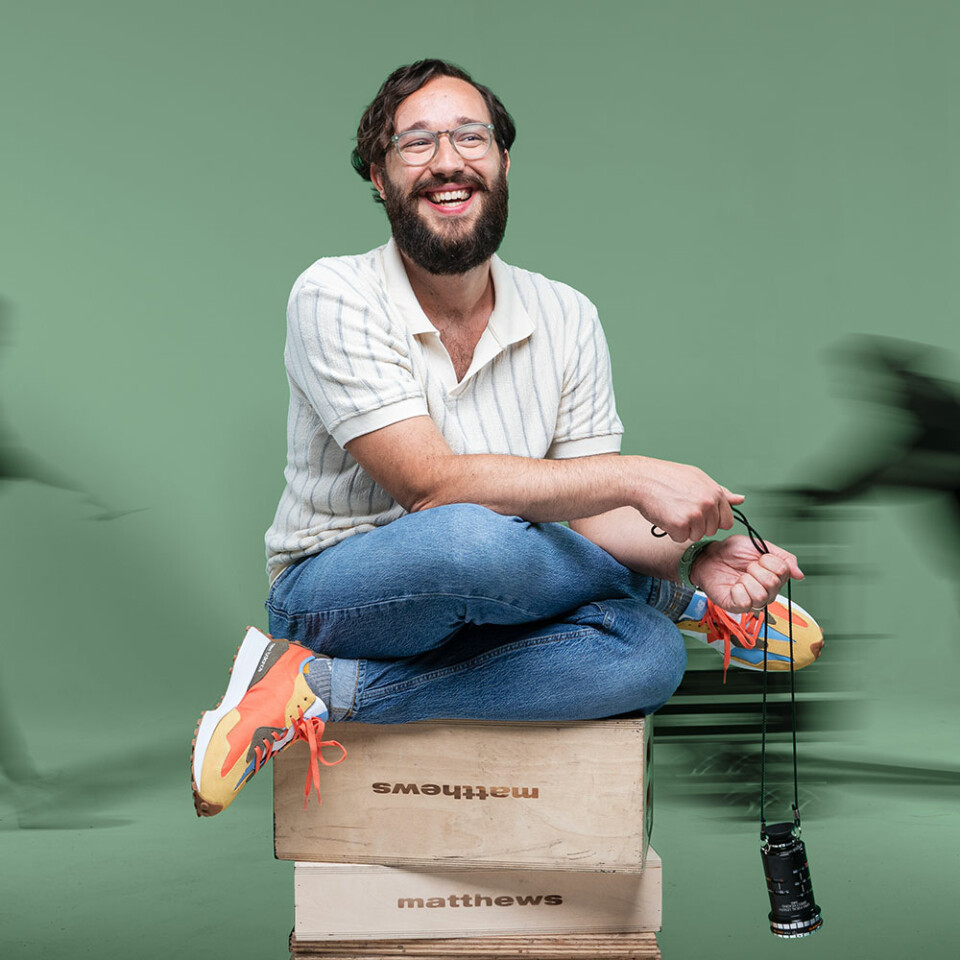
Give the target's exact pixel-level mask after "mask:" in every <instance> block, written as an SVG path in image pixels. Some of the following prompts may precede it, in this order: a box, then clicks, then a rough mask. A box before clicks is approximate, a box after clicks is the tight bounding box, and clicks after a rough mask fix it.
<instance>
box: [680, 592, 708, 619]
mask: <svg viewBox="0 0 960 960" xmlns="http://www.w3.org/2000/svg"><path fill="white" fill-rule="evenodd" d="M706 613H707V598H706V597H705V596H704V595H703V594H702V593H699V592H697V593H695V594H694V595H693V596H692V597H691V598H690V602H689V603H688V604H687V609H686V610H684V611H683V613H682V614H681V616H680V619H681V620H702V619H703V618H704V617H705V616H706Z"/></svg>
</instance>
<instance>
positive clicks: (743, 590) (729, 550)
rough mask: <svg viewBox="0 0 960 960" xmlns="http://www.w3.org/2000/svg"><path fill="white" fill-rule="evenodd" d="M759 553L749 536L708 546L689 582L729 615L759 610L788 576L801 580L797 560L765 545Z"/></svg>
mask: <svg viewBox="0 0 960 960" xmlns="http://www.w3.org/2000/svg"><path fill="white" fill-rule="evenodd" d="M767 546H768V547H769V548H770V552H769V553H760V551H759V550H757V548H756V547H755V546H754V545H753V544H752V543H751V542H750V538H749V537H743V536H734V537H727V539H726V540H718V541H717V542H715V543H711V544H710V545H709V546H708V547H707V548H706V549H705V550H704V551H703V552H702V553H701V554H700V555H699V556H698V557H697V559H696V561H695V562H694V564H693V569H692V570H691V571H690V579H691V581H692V582H693V583H695V584H696V585H697V586H698V587H700V589H701V590H703V591H704V593H706V595H707V596H708V597H709V598H710V599H711V600H712V601H713V602H714V603H715V604H716V605H717V606H718V607H720V608H721V609H723V610H728V611H729V612H730V613H745V612H746V611H747V610H759V609H762V608H763V606H764V605H765V604H767V603H771V602H772V601H773V600H774V599H775V598H776V596H777V594H778V593H779V592H780V588H781V587H782V586H783V585H784V584H785V583H786V582H787V580H789V579H790V578H791V577H792V578H793V579H794V580H802V579H803V573H802V572H801V570H800V567H799V566H797V558H796V557H795V556H794V555H793V554H792V553H787V551H786V550H781V549H780V547H778V546H776V545H774V544H772V543H768V544H767Z"/></svg>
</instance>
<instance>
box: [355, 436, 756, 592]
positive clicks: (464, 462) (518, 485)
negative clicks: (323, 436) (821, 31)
mask: <svg viewBox="0 0 960 960" xmlns="http://www.w3.org/2000/svg"><path fill="white" fill-rule="evenodd" d="M346 447H347V451H348V452H349V453H350V455H351V456H353V457H354V459H355V460H356V461H357V462H358V463H359V464H360V466H361V467H362V468H363V469H364V470H365V471H366V472H367V473H368V474H369V475H370V476H371V477H373V479H374V480H375V481H376V482H377V483H378V484H379V485H380V486H381V487H383V488H384V489H385V490H386V491H387V492H388V493H389V494H390V495H391V496H392V497H393V498H394V499H395V500H397V501H398V502H399V503H400V504H402V506H403V507H404V508H405V509H406V510H409V511H410V512H414V511H417V510H426V509H428V508H430V507H436V506H440V505H441V504H446V503H478V504H481V505H483V506H485V507H488V508H489V509H491V510H494V511H496V512H497V513H503V514H507V515H511V516H520V517H523V518H524V519H526V520H531V521H534V522H546V521H557V520H572V519H578V518H583V517H595V516H596V515H597V514H602V513H605V512H607V511H609V510H613V509H616V508H618V507H630V508H633V509H634V510H635V511H636V510H639V511H640V513H641V514H643V517H645V518H648V520H645V521H644V522H645V523H646V525H647V534H648V538H649V539H655V538H652V537H649V528H650V525H651V524H656V525H657V526H659V527H660V528H661V529H663V530H665V531H666V532H667V533H668V534H669V536H670V537H671V538H672V539H673V540H674V541H676V542H678V543H685V542H688V541H691V540H699V539H701V538H702V537H709V536H712V535H713V534H714V533H716V532H717V530H718V529H720V528H723V529H729V528H730V527H731V526H732V525H733V514H732V513H731V509H730V508H731V506H732V505H736V504H738V503H742V502H743V497H741V496H739V495H738V494H734V493H731V492H730V491H729V490H727V488H726V487H723V486H721V485H720V484H718V483H717V482H716V481H714V480H712V479H711V478H710V477H708V476H707V475H706V474H705V473H704V472H703V471H702V470H699V469H698V468H697V467H692V466H688V465H686V464H679V463H671V462H669V461H666V460H654V459H652V458H649V457H634V456H625V457H621V456H618V455H615V454H610V455H602V456H594V457H580V458H574V459H571V460H536V459H532V458H528V457H515V456H506V455H497V454H462V455H461V454H456V453H454V452H453V451H452V450H451V449H450V447H449V445H448V444H447V442H446V440H445V439H444V437H443V435H442V434H441V433H440V431H439V429H438V428H437V426H436V424H434V422H433V421H432V420H431V419H430V418H429V417H412V418H410V419H407V420H402V421H400V422H398V423H394V424H391V425H390V426H387V427H383V428H382V429H380V430H374V431H372V432H371V433H367V434H364V435H363V436H360V437H356V438H355V439H353V440H351V441H350V442H349V443H347V445H346ZM677 556H679V554H677ZM673 575H674V576H675V575H676V562H675V561H674V563H673Z"/></svg>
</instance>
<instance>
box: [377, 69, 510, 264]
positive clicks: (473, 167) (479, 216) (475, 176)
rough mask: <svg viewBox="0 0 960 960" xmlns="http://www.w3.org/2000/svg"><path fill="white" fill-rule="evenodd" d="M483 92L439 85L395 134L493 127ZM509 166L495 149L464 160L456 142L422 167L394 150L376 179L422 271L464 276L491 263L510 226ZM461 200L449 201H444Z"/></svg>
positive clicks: (416, 100) (407, 109)
mask: <svg viewBox="0 0 960 960" xmlns="http://www.w3.org/2000/svg"><path fill="white" fill-rule="evenodd" d="M489 122H490V114H489V112H488V111H487V105H486V103H485V102H484V100H483V97H481V96H480V94H479V92H478V91H477V90H476V89H475V88H474V87H473V86H472V85H471V84H469V83H467V82H466V81H464V80H458V79H456V78H455V77H437V78H435V79H433V80H431V81H430V82H429V83H427V84H425V85H424V86H422V87H421V88H420V89H419V90H417V91H416V93H412V94H411V95H410V96H409V97H407V99H406V100H404V101H403V103H401V104H400V106H399V107H398V108H397V113H396V116H395V118H394V129H395V131H396V132H397V133H402V132H403V131H405V130H414V129H415V130H454V129H456V128H457V127H459V126H462V125H463V124H465V123H489ZM509 166H510V159H509V157H508V156H507V155H506V154H503V155H502V156H501V153H500V150H499V147H498V146H497V145H496V144H495V143H494V144H493V145H491V147H490V149H489V150H488V151H487V153H486V154H485V155H484V156H483V157H480V158H479V159H476V160H465V159H464V158H463V157H461V156H460V154H458V153H457V152H456V150H454V148H453V145H452V144H451V143H450V139H449V137H446V136H443V137H441V138H440V149H439V150H438V151H437V154H436V156H435V157H434V158H433V159H432V160H431V161H430V162H429V163H427V164H426V165H424V166H422V167H413V166H410V165H408V164H406V163H404V162H403V161H402V160H401V159H400V157H399V155H398V154H397V151H396V149H395V148H393V147H392V146H391V148H390V149H389V150H388V151H387V156H386V160H385V162H384V166H383V167H382V168H380V167H376V166H374V167H373V168H372V169H371V175H372V178H373V182H374V185H375V186H376V187H377V189H378V190H379V191H380V195H381V196H382V197H383V199H384V202H385V204H386V209H387V216H388V217H389V219H390V226H391V227H392V228H393V238H394V240H395V241H396V244H397V246H398V247H399V248H400V250H401V251H402V252H403V253H404V254H406V255H407V256H408V257H409V258H410V259H411V260H412V261H413V262H414V263H415V264H417V265H418V266H420V267H422V268H423V269H424V270H427V271H428V272H430V273H435V274H459V273H466V272H467V271H468V270H471V269H473V268H474V267H476V266H479V265H480V264H481V263H483V262H484V261H485V260H487V259H489V258H490V257H491V256H492V255H493V254H494V252H495V251H496V250H497V247H499V246H500V242H501V241H502V240H503V234H504V231H505V230H506V226H507V170H508V169H509ZM450 193H454V194H458V196H456V197H454V198H452V199H446V200H445V199H442V198H441V195H442V194H447V195H449V194H450Z"/></svg>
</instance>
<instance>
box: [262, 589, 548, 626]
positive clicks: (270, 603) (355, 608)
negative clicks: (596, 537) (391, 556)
mask: <svg viewBox="0 0 960 960" xmlns="http://www.w3.org/2000/svg"><path fill="white" fill-rule="evenodd" d="M274 586H276V584H275V585H274ZM435 598H452V599H454V600H458V601H460V602H461V603H470V602H474V603H490V604H496V605H498V606H501V607H507V608H508V609H510V610H516V611H519V612H520V613H522V614H523V615H524V616H528V617H536V616H537V612H536V611H535V610H530V609H528V608H527V607H524V606H521V605H520V604H519V602H517V601H512V600H500V599H498V598H496V597H485V596H479V595H477V594H471V595H467V594H462V593H439V592H435V593H411V594H408V595H407V596H403V597H390V598H389V599H387V600H370V601H368V602H367V603H355V604H351V605H350V606H344V607H328V608H327V609H325V610H296V611H288V610H286V609H284V608H283V607H280V606H279V605H278V604H276V603H274V597H273V596H272V595H271V596H268V597H267V602H266V607H267V609H268V610H270V611H271V612H272V613H275V614H277V615H278V616H281V617H285V618H286V619H287V620H296V619H299V618H301V617H311V618H318V619H322V620H326V619H330V618H332V617H336V616H341V615H343V614H359V613H360V612H361V611H364V610H370V609H373V608H376V607H387V606H390V605H391V604H400V603H408V602H410V601H421V600H428V599H435Z"/></svg>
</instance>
